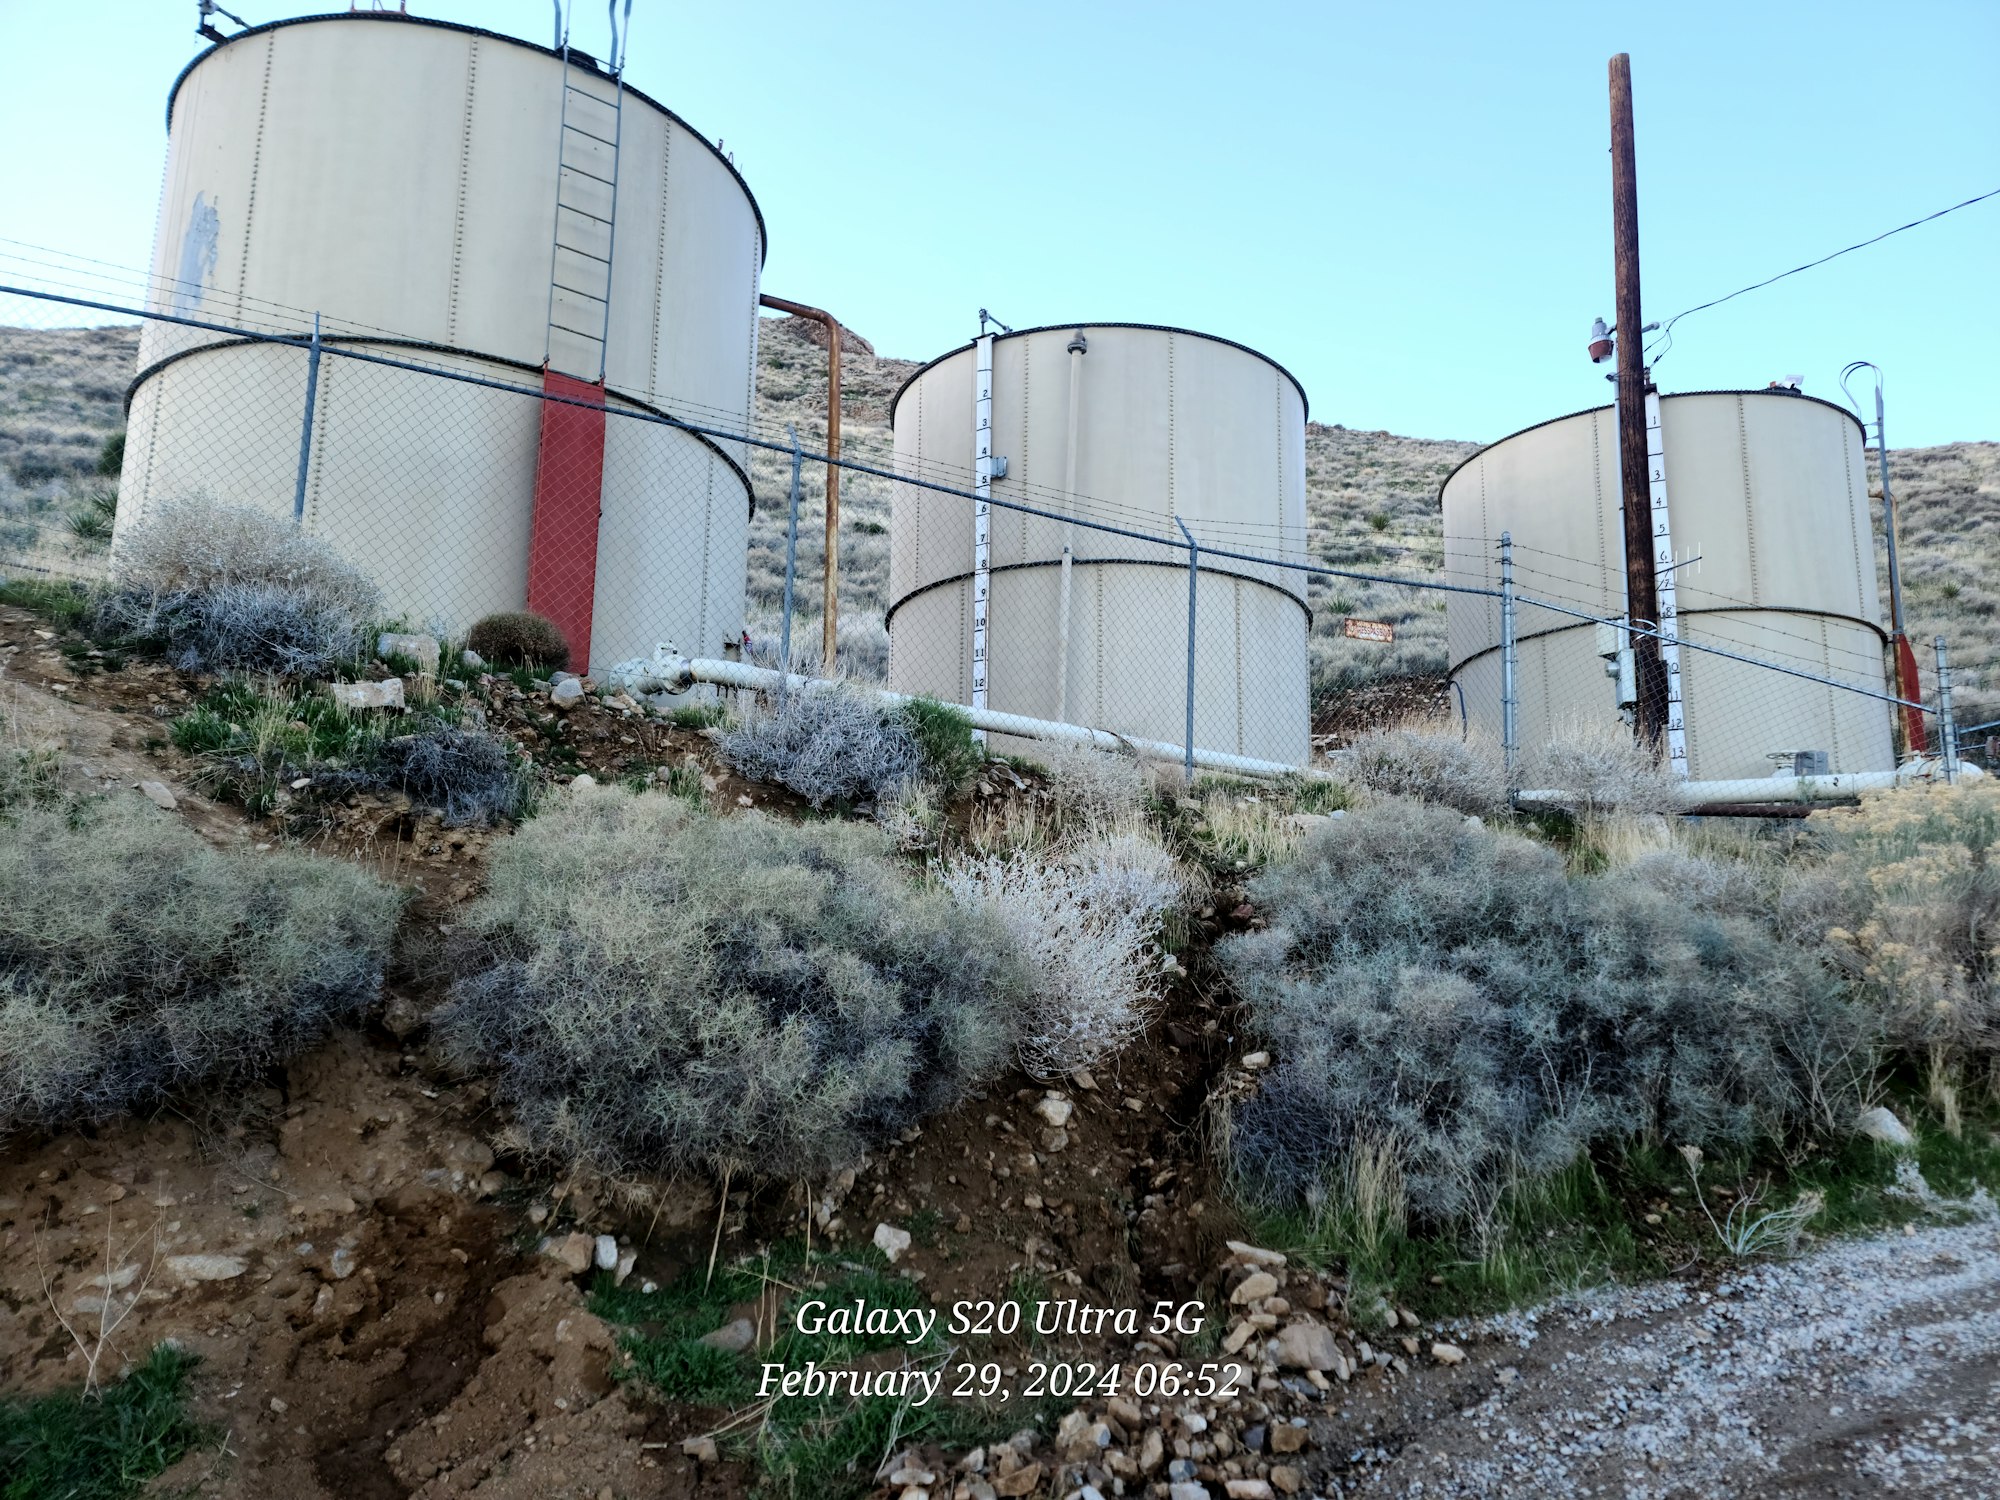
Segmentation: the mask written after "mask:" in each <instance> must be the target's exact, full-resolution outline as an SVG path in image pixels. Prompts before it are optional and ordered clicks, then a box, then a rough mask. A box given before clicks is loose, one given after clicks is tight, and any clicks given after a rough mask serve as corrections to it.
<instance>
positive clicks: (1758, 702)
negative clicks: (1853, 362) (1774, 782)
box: [1441, 391, 1895, 781]
mask: <svg viewBox="0 0 2000 1500" xmlns="http://www.w3.org/2000/svg"><path fill="white" fill-rule="evenodd" d="M1658 405H1659V426H1660V434H1661V449H1662V452H1663V456H1664V467H1665V476H1664V477H1665V484H1666V492H1667V511H1668V518H1669V523H1670V528H1671V550H1672V553H1673V556H1672V559H1671V560H1670V561H1668V562H1666V563H1665V564H1664V566H1667V567H1670V568H1672V570H1673V575H1674V580H1675V588H1674V590H1673V596H1674V599H1675V606H1676V609H1677V613H1678V620H1679V630H1680V636H1681V639H1682V641H1683V642H1684V643H1686V644H1683V646H1682V647H1681V650H1680V668H1681V670H1680V688H1681V712H1682V722H1683V723H1684V726H1685V734H1686V750H1687V774H1688V776H1689V777H1691V778H1692V779H1694V780H1698V781H1730V780H1738V779H1742V778H1748V777H1762V776H1768V775H1771V774H1773V772H1774V771H1776V772H1779V773H1783V772H1786V771H1790V770H1793V769H1805V768H1810V767H1813V766H1816V765H1818V764H1819V761H1818V759H1817V758H1818V757H1820V756H1824V758H1825V759H1824V769H1826V770H1828V771H1832V772H1856V771H1882V770H1890V769H1893V768H1894V765H1895V750H1894V744H1893V739H1892V733H1893V729H1892V717H1891V715H1892V710H1891V706H1890V705H1889V704H1888V703H1887V702H1884V701H1882V697H1881V696H1869V694H1871V693H1872V694H1875V695H1887V694H1889V693H1890V691H1891V686H1890V679H1889V676H1888V667H1887V658H1886V655H1885V652H1886V647H1887V635H1886V633H1885V631H1884V629H1883V624H1882V608H1881V599H1880V596H1879V591H1878V587H1877V582H1876V567H1875V548H1874V537H1873V530H1872V527H1871V523H1870V513H1869V508H1868V487H1867V475H1866V465H1865V463H1864V460H1863V455H1862V434H1861V429H1860V426H1859V424H1858V423H1857V422H1856V421H1855V419H1854V418H1853V417H1852V416H1851V415H1849V414H1848V413H1847V412H1846V411H1844V410H1842V409H1841V408H1839V407H1837V406H1834V405H1832V404H1831V403H1829V402H1825V401H1821V400H1819V399H1817V398H1816V397H1810V396H1803V395H1799V394H1796V393H1792V392H1779V391H1708V392H1690V393H1685V394H1680V395H1663V396H1661V397H1660V398H1659V403H1658ZM1617 427H1618V420H1617V412H1616V410H1615V408H1612V407H1599V408H1596V409H1594V410H1591V411H1583V412H1577V413H1574V414H1572V415H1570V416H1566V417H1560V418H1557V419H1556V420H1554V421H1551V422H1544V423H1542V424H1541V425H1539V426H1536V427H1530V428H1527V429H1525V430H1524V431H1521V432H1517V433H1515V434H1513V435H1512V436H1511V437H1506V438H1502V439H1501V440H1500V441H1499V442H1497V443H1494V444H1492V445H1491V446H1490V447H1487V448H1484V449H1482V450H1481V451H1480V452H1478V453H1476V454H1474V455H1473V456H1472V457H1471V458H1470V459H1468V460H1466V462H1465V463H1464V464H1462V465H1461V466H1460V467H1459V468H1458V469H1457V470H1455V471H1454V472H1453V473H1452V474H1451V475H1450V477H1448V478H1447V479H1446V480H1445V483H1444V486H1443V490H1442V494H1441V499H1442V504H1443V510H1444V531H1445V567H1446V569H1447V575H1448V576H1449V577H1451V578H1452V579H1453V580H1454V581H1456V582H1469V583H1478V582H1480V581H1482V580H1483V581H1484V583H1485V585H1486V586H1487V587H1490V588H1497V587H1498V585H1499V579H1500V575H1499V560H1498V551H1497V549H1498V545H1499V540H1500V535H1501V533H1502V532H1511V533H1512V535H1513V540H1514V555H1515V570H1516V575H1517V578H1516V586H1517V588H1518V590H1519V592H1520V594H1521V595H1523V596H1524V597H1539V598H1542V599H1547V600H1550V601H1552V602H1554V603H1557V604H1562V605H1566V606H1569V607H1570V608H1573V609H1578V610H1583V611H1586V612H1588V613H1590V614H1594V615H1599V616H1604V617H1607V618H1609V617H1617V618H1620V619H1622V618H1623V616H1624V613H1625V596H1624V578H1625V561H1624V559H1625V552H1624V531H1623V523H1622V510H1621V504H1620V485H1619V473H1618V432H1617ZM1446 613H1447V630H1448V634H1449V641H1450V661H1451V675H1452V680H1453V682H1454V683H1455V684H1456V685H1457V687H1458V689H1459V692H1460V696H1461V698H1462V701H1463V702H1465V703H1466V704H1467V705H1468V711H1469V713H1470V715H1471V716H1472V717H1473V718H1474V719H1475V720H1477V721H1478V722H1479V724H1480V726H1481V727H1482V728H1484V729H1485V730H1486V731H1487V732H1489V733H1490V734H1491V736H1492V737H1493V738H1494V739H1495V740H1496V741H1497V740H1498V738H1499V734H1500V698H1501V694H1500V651H1499V644H1500V608H1499V601H1498V600H1497V599H1493V598H1482V597H1479V596H1476V595H1462V594H1454V595H1451V596H1450V598H1449V603H1448V605H1447V612H1446ZM1516 633H1517V638H1518V641H1519V652H1518V655H1519V686H1518V698H1519V729H1518V735H1519V743H1520V745H1521V748H1522V750H1523V751H1524V752H1528V753H1531V752H1532V751H1533V750H1534V748H1535V747H1536V746H1537V745H1539V744H1542V743H1545V742H1546V741H1547V740H1548V739H1549V738H1550V736H1551V735H1552V734H1556V733H1559V732H1564V731H1567V730H1568V729H1570V728H1571V727H1573V726H1578V725H1595V726H1598V727H1600V728H1604V729H1620V728H1622V721H1621V719H1620V717H1619V712H1618V706H1617V703H1616V701H1615V699H1616V696H1617V694H1616V691H1615V686H1614V684H1613V682H1612V680H1611V679H1610V678H1608V677H1607V676H1606V674H1605V668H1604V662H1603V660H1602V659H1601V658H1600V657H1599V655H1598V650H1599V647H1600V644H1601V643H1600V642H1599V640H1598V639H1597V634H1598V633H1597V631H1596V629H1595V627H1594V626H1593V625H1592V624H1591V623H1590V622H1588V621H1586V620H1579V619H1576V618H1575V617H1573V616H1569V615H1564V614H1561V613H1559V612H1557V611H1554V610H1550V609H1538V608H1535V607H1533V606H1531V605H1527V604H1523V605H1522V606H1521V607H1520V610H1519V615H1518V620H1517V624H1516ZM1702 646H1708V647H1712V648H1714V649H1713V650H1702V649H1698V648H1700V647H1702ZM1725 652H1726V653H1729V654H1728V655H1724V654H1721V653H1725ZM1737 657H1748V658H1753V659H1755V660H1756V661H1758V662H1767V663H1772V664H1776V665H1778V666H1782V667H1785V668H1788V669H1790V672H1778V671H1773V670H1770V669H1769V668H1767V667H1762V666H1758V665H1753V664H1752V663H1751V662H1749V661H1740V660H1737V659H1735V658H1737ZM1793 673H1796V674H1804V675H1792V674H1793ZM1811 678H1824V679H1828V680H1830V681H1832V682H1836V683H1840V684H1844V685H1847V686H1851V687H1853V688H1856V689H1863V690H1865V691H1848V690H1847V687H1846V686H1842V687H1835V686H1827V685H1825V684H1824V683H1822V682H1817V681H1813V680H1809V679H1811ZM1801 757H1804V759H1801Z"/></svg>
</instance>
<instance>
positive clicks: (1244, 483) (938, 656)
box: [888, 323, 1311, 765]
mask: <svg viewBox="0 0 2000 1500" xmlns="http://www.w3.org/2000/svg"><path fill="white" fill-rule="evenodd" d="M1078 345H1081V346H1082V347H1081V348H1080V349H1079V348H1078V347H1077V346H1078ZM976 347H977V346H976V345H967V346H966V347H964V348H962V349H956V350H953V351H952V352H951V353H950V354H947V355H944V356H943V357H941V358H939V359H936V360H933V361H932V362H931V363H929V364H927V365H925V366H924V367H923V368H922V369H920V370H918V371H917V372H916V373H915V374H914V375H912V376H911V377H910V378H909V380H908V381H906V382H905V383H904V385H903V387H902V389H901V390H900V391H898V392H897V393H896V399H895V401H894V403H893V404H892V406H891V421H892V422H893V424H894V427H895V441H896V470H897V473H898V474H901V475H905V476H909V477H912V478H917V477H920V478H923V479H926V480H929V481H932V482H934V483H938V484H943V485H948V486H950V487H952V488H954V489H959V490H964V489H969V488H970V487H971V485H972V473H973V459H974V420H975V419H974V402H973V395H974V392H973V377H974V372H975V368H976ZM1305 422H1306V398H1305V393H1304V392H1303V391H1302V390H1301V389H1300V388H1299V384H1298V382H1297V381H1296V380H1294V379H1293V378H1292V376H1291V375H1290V374H1289V373H1288V372H1287V371H1285V370H1284V369H1283V368H1282V367H1280V366H1279V365H1277V364H1275V363H1274V362H1273V361H1271V360H1269V359H1267V358H1265V357H1264V356H1263V355H1261V354H1258V353H1256V352H1254V351H1253V350H1250V349H1246V348H1244V347H1243V346H1242V345H1240V344H1233V343H1230V342H1228V341H1227V340H1224V339H1218V338H1212V337H1210V336H1208V335H1205V334H1199V333H1190V332H1188V331H1186V330H1184V329H1176V328H1158V327H1147V326H1139V325H1134V324H1127V323H1084V324H1074V323H1064V324H1060V325H1051V326H1049V327H1046V328H1032V329H1026V330H1022V331H1020V332H1017V333H1011V334H1005V335H1001V336H998V337H996V338H995V340H994V344H993V390H992V444H993V446H992V451H993V453H994V454H995V455H996V456H997V457H999V458H1002V459H1004V460H1005V461H1006V474H1005V476H1004V477H1002V478H998V479H996V480H995V481H994V483H993V487H992V493H993V499H994V506H993V513H992V531H991V537H992V545H991V592H990V596H989V603H988V622H989V623H988V631H987V638H988V640H987V644H988V660H987V674H988V686H987V703H988V706H989V707H991V708H994V709H996V710H999V711H1001V712H1005V713H1017V714H1025V715H1028V716H1030V717H1034V718H1042V719H1062V720H1067V721H1069V722H1073V723H1079V724H1088V725H1090V726H1092V727H1094V728H1099V729H1108V730H1111V731H1113V732H1116V733H1119V734H1125V735H1129V736H1132V737H1134V738H1138V739H1150V740H1158V741H1164V742H1166V743H1169V744H1179V743H1181V741H1182V740H1183V739H1184V738H1185V737H1186V717H1185V716H1186V682H1187V650H1188V639H1187V606H1188V582H1187V553H1186V552H1185V550H1180V549H1175V548H1172V547H1169V546H1166V545H1162V544H1159V543H1155V542H1149V541H1143V540H1139V539H1137V538H1135V537H1128V536H1120V535H1116V534H1113V533H1110V532H1104V531H1097V530H1093V529H1090V528H1089V527H1087V526H1082V525H1076V526H1071V525H1068V524H1066V523H1065V521H1064V520H1062V519H1057V517H1065V516H1070V515H1074V516H1076V517H1078V518H1090V519H1097V520H1102V521H1108V522H1110V523H1112V524H1115V525H1118V526H1121V527H1123V528H1125V529H1127V530H1129V531H1133V532H1138V533H1141V534H1143V535H1145V536H1149V537H1175V536H1178V534H1179V532H1178V528H1177V526H1176V521H1177V520H1184V521H1186V522H1187V524H1188V525H1189V527H1190V528H1191V529H1192V530H1193V531H1194V533H1195V535H1196V537H1197V538H1198V539H1201V540H1204V541H1207V542H1209V543H1211V544H1212V545H1214V546H1216V547H1218V548H1226V549H1228V550H1233V551H1240V552H1246V553H1258V554H1262V555H1266V556H1283V557H1286V558H1288V559H1289V560H1292V561H1295V562H1297V561H1303V560H1304V551H1303V548H1304V536H1305ZM1072 431H1073V432H1074V433H1075V451H1074V453H1072V452H1071V447H1070V435H1071V433H1072ZM1008 502H1013V503H1015V504H1018V505H1022V506H1027V507H1032V508H1033V509H1034V510H1037V511H1041V512H1047V513H1049V514H1045V515H1036V514H1029V513H1027V512H1025V511H1021V510H1010V509H1007V508H1006V506H1007V503H1008ZM1072 505H1073V507H1074V508H1073V509H1072V508H1071V507H1072ZM1066 545H1067V546H1068V547H1069V549H1070V559H1071V566H1070V569H1069V579H1068V583H1067V594H1068V609H1067V611H1065V609H1064V593H1065V583H1064V569H1063V566H1062V561H1063V551H1064V547H1065V546H1066ZM973 561H974V558H973V504H972V502H971V501H970V500H969V499H967V498H966V497H965V496H964V495H963V494H951V493H942V492H940V491H938V490H934V489H925V488H922V487H920V486H917V485H913V484H908V483H903V484H899V485H897V486H896V490H895V495H894V499H893V502H892V512H891V521H890V527H889V583H890V586H889V595H890V601H891V603H890V608H889V620H888V624H889V680H890V684H891V686H893V687H894V688H895V689H897V690H898V691H900V692H908V693H926V694H930V695H932V696H935V697H938V698H941V699H944V700H946V701H948V702H955V703H969V702H970V701H971V691H972V587H973ZM1310 622H1311V616H1310V613H1309V611H1308V610H1307V607H1306V602H1305V576H1304V575H1303V574H1301V573H1297V572H1293V571H1290V570H1287V569H1285V568H1280V567H1272V566H1269V565H1260V564H1257V563H1249V562H1241V561H1237V560H1234V559H1228V558H1221V557H1216V558H1210V557H1209V556H1208V555H1206V554H1204V555H1203V557H1202V560H1201V566H1200V568H1199V570H1198V580H1197V602H1196V629H1195V652H1196V667H1195V674H1196V694H1195V729H1194V740H1195V744H1196V745H1197V746H1199V747H1200V748H1202V749H1205V750H1220V751H1223V752H1225V753H1229V754H1236V755H1245V756H1249V757H1252V758H1255V759H1259V760H1271V761H1283V762H1287V763H1290V764H1293V765H1304V764H1305V763H1306V760H1307V758H1308V756H1309V754H1310V749H1311V746H1310V736H1309V725H1308V705H1307V674H1306V636H1307V628H1308V626H1309V624H1310ZM1065 642H1066V659H1065Z"/></svg>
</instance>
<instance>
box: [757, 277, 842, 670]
mask: <svg viewBox="0 0 2000 1500" xmlns="http://www.w3.org/2000/svg"><path fill="white" fill-rule="evenodd" d="M757 301H758V303H759V304H760V305H762V306H764V307H768V308H770V309H771V310H772V311H773V312H781V313H789V314H791V315H792V316H793V317H795V318H811V319H812V320H813V321H814V322H816V323H818V324H820V325H821V326H822V327H824V328H825V329H826V568H825V572H824V575H823V579H822V584H823V587H824V589H825V592H826V603H825V609H824V614H825V618H824V619H823V620H822V621H821V622H820V670H821V671H822V672H824V673H825V674H826V675H828V676H829V677H830V676H832V675H833V669H834V648H835V647H836V645H837V644H838V643H839V638H840V323H839V322H838V320H836V319H835V318H834V316H833V314H832V313H829V312H824V311H822V310H821V309H819V308H817V307H808V306H806V305H805V303H803V302H788V301H786V300H785V299H784V298H783V297H773V296H770V295H769V294H768V293H766V294H763V295H760V296H759V297H758V298H757ZM791 665H792V664H791V663H790V662H786V663H785V669H786V670H787V671H789V670H791Z"/></svg>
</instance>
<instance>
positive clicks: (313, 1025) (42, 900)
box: [0, 796, 403, 1131]
mask: <svg viewBox="0 0 2000 1500" xmlns="http://www.w3.org/2000/svg"><path fill="white" fill-rule="evenodd" d="M7 818H8V821H7V822H6V823H5V825H4V826H0V1131H4V1130H7V1129H12V1128H20V1127H24V1126H25V1127H48V1126H57V1125H62V1124H65V1123H70V1122H74V1121H88V1120H98V1119H103V1118H105V1117H106V1116H109V1115H112V1114H115V1113H118V1112H119V1111H121V1110H127V1109H132V1108H134V1107H137V1106H141V1105H145V1104H148V1103H152V1102H154V1101H157V1100H159V1099H160V1098H162V1097H164V1096H166V1095H169V1094H173V1093H176V1092H179V1091H181V1090H183V1089H186V1088H188V1087H189V1086H191V1085H193V1084H195V1083H198V1082H201V1081H203V1080H207V1079H214V1078H220V1077H232V1076H241V1075H243V1074H245V1073H247V1072H250V1071H252V1070H255V1069H257V1068H261V1067H264V1066H266V1065H268V1064H270V1063H273V1062H277V1061H281V1060H282V1059H284V1058H287V1057H290V1056H293V1055H294V1054H296V1053H298V1052H301V1051H303V1050H304V1049H305V1048H307V1047H309V1046H311V1045H312V1044H313V1043H314V1042H316V1041H317V1040H318V1039H319V1038H320V1037H321V1036H322V1035H323V1034H324V1033H325V1032H326V1030H327V1029H328V1027H329V1026H331V1025H332V1024H333V1023H334V1022H336V1021H341V1020H346V1019H349V1018H352V1017H353V1016H355V1015H357V1014H358V1013H359V1012H360V1011H361V1010H363V1009H364V1008H365V1007H366V1006H367V1005H368V1004H369V1003H370V1002H371V1001H372V1000H374V998H375V996H376V994H377V991H378V990H379V988H380V985H381V979H382V969H383V964H384V962H385V961H386V959H387V957H388V952H389V944H390V938H391V935H392V933H393V932H394V929H395V925H396V917H397V913H398V911H399V910H400V908H401V906H402V900H403V898H402V895H401V893H400V892H398V891H396V890H395V889H394V888H392V887H390V886H388V885H385V884H383V883H382V882H381V881H379V880H377V879H375V878H374V877H373V876H371V875H368V874H366V873H364V872H363V871H361V870H359V869H357V868H355V867H354V866H353V865H348V864H342V863H339V862H338V861H334V860H325V859H314V858H311V857H309V856H306V855H297V854H286V853H267V854H249V853H242V854H237V853H224V852H222V851H219V850H216V849H213V848H211V847H210V846H209V845H208V844H207V843H206V842H204V841H203V840H202V839H201V838H200V836H199V835H197V834H195V833H194V832H193V831H192V830H190V829H189V828H187V827H186V826H185V825H184V824H182V823H181V822H179V821H178V820H177V819H175V818H174V817H172V816H171V815H170V814H167V813H163V812H161V811H160V810H159V809H157V808H155V807H153V806H151V805H150V804H149V803H146V802H144V801H142V800H140V799H139V798H137V797H129V796H120V797H117V798H113V799H110V800H108V801H102V802H92V803H86V804H81V805H72V806H70V807H66V808H62V807H20V808H16V809H14V810H13V811H12V812H10V813H9V814H8V815H7Z"/></svg>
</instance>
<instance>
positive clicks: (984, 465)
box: [972, 333, 995, 744]
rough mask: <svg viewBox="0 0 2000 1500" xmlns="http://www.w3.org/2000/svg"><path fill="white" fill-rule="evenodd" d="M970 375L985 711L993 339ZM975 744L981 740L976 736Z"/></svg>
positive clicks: (976, 663) (975, 655) (978, 638)
mask: <svg viewBox="0 0 2000 1500" xmlns="http://www.w3.org/2000/svg"><path fill="white" fill-rule="evenodd" d="M977 344H978V354H977V357H976V367H975V371H974V374H973V377H972V493H973V503H972V706H973V707H974V708H984V707H986V661H987V651H986V630H987V619H986V606H987V602H988V600H989V598H990V596H991V593H992V585H993V476H994V472H995V466H994V462H993V335H992V334H990V333H982V334H981V335H980V336H979V338H978V340H977ZM979 740H980V742H981V743H982V744H983V743H985V740H986V736H985V734H984V733H983V732H979Z"/></svg>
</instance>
